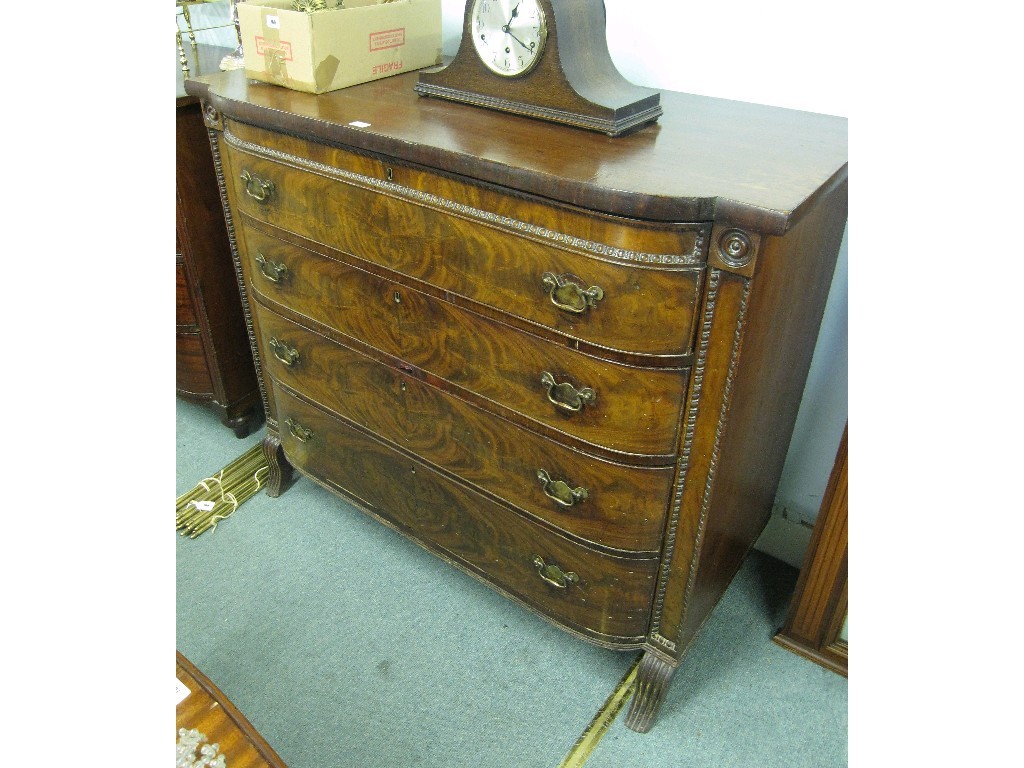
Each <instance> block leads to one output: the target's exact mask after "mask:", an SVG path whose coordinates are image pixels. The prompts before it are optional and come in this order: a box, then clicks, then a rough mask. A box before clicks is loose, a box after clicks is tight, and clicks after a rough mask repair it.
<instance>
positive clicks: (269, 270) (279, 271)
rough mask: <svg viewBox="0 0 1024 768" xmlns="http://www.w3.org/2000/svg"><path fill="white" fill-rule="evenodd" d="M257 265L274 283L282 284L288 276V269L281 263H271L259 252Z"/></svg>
mask: <svg viewBox="0 0 1024 768" xmlns="http://www.w3.org/2000/svg"><path fill="white" fill-rule="evenodd" d="M256 263H257V264H259V265H260V272H262V273H263V276H264V277H265V278H267V280H269V281H270V282H272V283H280V282H281V281H282V280H284V278H286V277H287V276H288V267H287V265H285V264H284V263H283V262H280V261H270V260H269V259H267V257H266V256H264V255H263V254H262V253H260V252H259V251H256Z"/></svg>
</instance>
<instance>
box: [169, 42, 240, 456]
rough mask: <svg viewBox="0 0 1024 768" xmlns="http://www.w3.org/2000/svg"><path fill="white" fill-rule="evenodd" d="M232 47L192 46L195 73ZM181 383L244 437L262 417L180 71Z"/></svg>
mask: <svg viewBox="0 0 1024 768" xmlns="http://www.w3.org/2000/svg"><path fill="white" fill-rule="evenodd" d="M229 51H230V49H226V48H218V47H214V46H209V45H198V46H196V47H195V48H192V47H191V46H186V47H185V55H186V58H187V61H188V64H189V67H190V71H192V72H208V71H217V64H218V62H219V61H220V59H221V57H223V56H224V54H225V53H227V52H229ZM174 120H175V182H176V183H175V210H176V214H177V217H176V222H175V243H176V245H177V254H176V261H175V278H176V284H175V298H176V304H175V306H176V328H175V330H176V337H175V338H176V364H177V376H176V390H177V394H178V396H180V397H184V398H188V399H190V400H200V401H204V402H208V403H210V404H211V405H212V406H213V408H214V410H215V411H216V412H217V414H218V415H219V417H220V420H221V422H222V423H223V424H224V425H225V426H227V427H229V428H230V429H231V430H232V431H234V433H235V434H236V435H237V436H239V437H245V436H246V435H247V434H249V432H250V430H251V429H253V427H254V426H255V424H256V423H257V418H256V417H257V415H258V414H257V410H258V408H259V404H260V402H259V401H260V396H259V386H258V384H257V383H256V371H255V369H254V368H253V362H252V353H251V351H250V348H249V343H248V338H247V336H246V330H245V318H244V316H243V314H242V304H241V302H240V301H239V298H238V289H237V287H236V285H235V281H234V279H233V275H234V268H233V265H232V258H231V248H230V243H229V241H228V233H227V231H226V230H225V228H224V211H223V208H222V206H221V201H220V196H219V194H218V190H217V177H216V175H215V172H214V168H213V161H212V159H211V157H210V150H209V140H208V138H207V133H206V130H207V129H206V127H205V126H204V124H203V117H202V110H201V108H200V104H199V100H198V99H196V98H195V97H194V96H189V95H187V94H186V93H185V90H184V78H183V76H182V72H181V70H180V69H179V70H178V93H177V98H176V101H175V115H174Z"/></svg>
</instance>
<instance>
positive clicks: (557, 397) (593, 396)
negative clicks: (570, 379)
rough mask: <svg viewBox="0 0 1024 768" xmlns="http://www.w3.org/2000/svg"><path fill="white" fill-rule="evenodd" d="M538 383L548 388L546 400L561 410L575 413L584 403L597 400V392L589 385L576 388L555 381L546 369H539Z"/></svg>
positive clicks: (592, 402)
mask: <svg viewBox="0 0 1024 768" xmlns="http://www.w3.org/2000/svg"><path fill="white" fill-rule="evenodd" d="M540 383H541V384H543V385H544V386H545V387H547V388H548V400H550V401H551V402H552V403H554V404H555V405H556V406H558V407H559V408H561V409H562V410H563V411H569V412H570V413H576V412H577V411H581V410H583V406H584V405H593V404H594V403H596V402H597V393H596V392H595V391H594V390H592V389H591V388H590V387H583V389H579V390H577V389H576V388H575V387H574V386H573V385H572V384H569V383H562V384H557V383H555V377H554V376H552V375H551V374H550V373H548V372H547V371H541V374H540Z"/></svg>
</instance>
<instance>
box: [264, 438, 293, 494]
mask: <svg viewBox="0 0 1024 768" xmlns="http://www.w3.org/2000/svg"><path fill="white" fill-rule="evenodd" d="M263 455H264V456H265V457H266V458H267V463H268V464H270V475H269V477H268V478H267V496H272V497H276V496H280V495H281V493H282V492H283V491H284V490H285V488H287V487H288V484H289V483H290V482H291V479H292V465H291V464H289V463H288V459H286V458H285V457H284V449H283V448H282V447H281V440H280V439H279V438H278V437H277V436H276V435H269V434H268V435H267V436H266V437H264V438H263Z"/></svg>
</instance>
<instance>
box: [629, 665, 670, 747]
mask: <svg viewBox="0 0 1024 768" xmlns="http://www.w3.org/2000/svg"><path fill="white" fill-rule="evenodd" d="M675 671H676V668H675V667H674V666H672V665H671V664H669V663H668V662H667V661H665V660H664V659H662V658H660V657H658V656H655V655H654V654H653V653H651V652H650V651H646V652H645V653H644V657H643V659H641V661H640V666H639V667H638V668H637V671H636V684H635V686H634V689H635V692H634V693H633V702H632V704H630V706H629V714H628V715H626V727H627V728H630V729H632V730H634V731H636V732H637V733H647V732H648V731H649V730H651V726H652V725H653V724H654V718H655V717H657V715H658V709H659V708H660V707H661V702H662V700H663V699H664V698H665V692H666V691H667V690H668V684H669V682H670V681H671V680H672V675H673V673H674V672H675Z"/></svg>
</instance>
